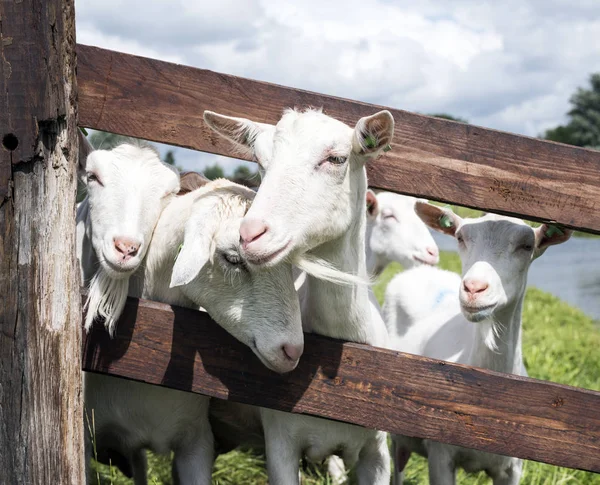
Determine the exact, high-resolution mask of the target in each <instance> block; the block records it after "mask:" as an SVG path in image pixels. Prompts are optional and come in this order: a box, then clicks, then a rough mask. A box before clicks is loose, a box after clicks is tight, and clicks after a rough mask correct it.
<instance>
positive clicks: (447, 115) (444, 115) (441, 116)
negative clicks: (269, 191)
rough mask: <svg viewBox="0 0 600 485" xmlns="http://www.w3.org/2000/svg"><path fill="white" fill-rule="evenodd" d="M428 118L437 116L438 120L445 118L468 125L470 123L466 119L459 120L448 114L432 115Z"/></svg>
mask: <svg viewBox="0 0 600 485" xmlns="http://www.w3.org/2000/svg"><path fill="white" fill-rule="evenodd" d="M428 116H435V117H436V118H443V119H445V120H450V121H458V122H460V123H468V121H467V120H465V119H464V118H459V117H458V116H452V115H449V114H446V113H431V114H429V115H428Z"/></svg>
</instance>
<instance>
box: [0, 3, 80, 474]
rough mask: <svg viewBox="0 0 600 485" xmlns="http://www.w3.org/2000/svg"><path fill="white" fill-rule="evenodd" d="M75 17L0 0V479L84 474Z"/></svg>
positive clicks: (60, 8) (55, 8) (65, 6)
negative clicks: (76, 200) (77, 203)
mask: <svg viewBox="0 0 600 485" xmlns="http://www.w3.org/2000/svg"><path fill="white" fill-rule="evenodd" d="M74 20H75V13H74V5H73V0H22V1H11V0H1V1H0V38H1V39H0V40H1V42H0V92H1V93H2V96H1V97H0V139H1V140H2V145H3V146H2V147H0V330H1V332H0V484H3V485H4V484H7V485H18V484H27V485H30V484H41V483H56V484H61V485H63V484H66V485H69V484H72V485H75V484H77V485H80V484H81V483H84V482H85V480H84V474H83V452H82V451H83V420H82V406H81V404H82V403H81V372H80V366H79V365H78V364H79V362H80V359H81V306H80V298H79V271H78V269H77V268H78V267H77V265H76V260H75V254H74V251H73V248H74V247H75V246H74V245H75V186H76V185H75V184H76V181H75V161H76V154H77V149H78V147H77V135H76V130H77V112H76V104H75V97H76V94H77V91H76V79H75V24H74ZM8 135H10V136H8ZM7 140H8V141H7ZM11 140H12V141H11ZM15 141H18V146H16V147H15V143H14V142H15ZM11 148H14V149H12V150H11Z"/></svg>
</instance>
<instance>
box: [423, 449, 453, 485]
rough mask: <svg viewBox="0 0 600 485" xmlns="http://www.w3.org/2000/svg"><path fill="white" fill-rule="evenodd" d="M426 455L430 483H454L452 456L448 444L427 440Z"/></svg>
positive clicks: (444, 484) (440, 484)
mask: <svg viewBox="0 0 600 485" xmlns="http://www.w3.org/2000/svg"><path fill="white" fill-rule="evenodd" d="M427 457H428V462H429V483H430V485H456V475H455V471H454V457H453V455H452V450H451V449H449V448H448V445H445V444H443V443H436V442H434V441H429V442H428V443H427Z"/></svg>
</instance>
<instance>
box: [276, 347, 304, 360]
mask: <svg viewBox="0 0 600 485" xmlns="http://www.w3.org/2000/svg"><path fill="white" fill-rule="evenodd" d="M281 349H282V350H283V353H284V354H285V355H286V356H287V358H288V359H290V360H293V361H296V360H298V359H299V358H300V356H301V355H302V352H304V345H303V344H300V345H293V344H284V345H283V346H282V347H281Z"/></svg>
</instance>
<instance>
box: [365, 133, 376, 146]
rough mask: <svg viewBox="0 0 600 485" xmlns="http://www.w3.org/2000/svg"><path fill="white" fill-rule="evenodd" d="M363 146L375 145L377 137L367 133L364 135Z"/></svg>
mask: <svg viewBox="0 0 600 485" xmlns="http://www.w3.org/2000/svg"><path fill="white" fill-rule="evenodd" d="M365 146H366V147H367V148H375V147H376V146H377V139H376V138H375V137H374V136H373V135H367V136H366V137H365Z"/></svg>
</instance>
